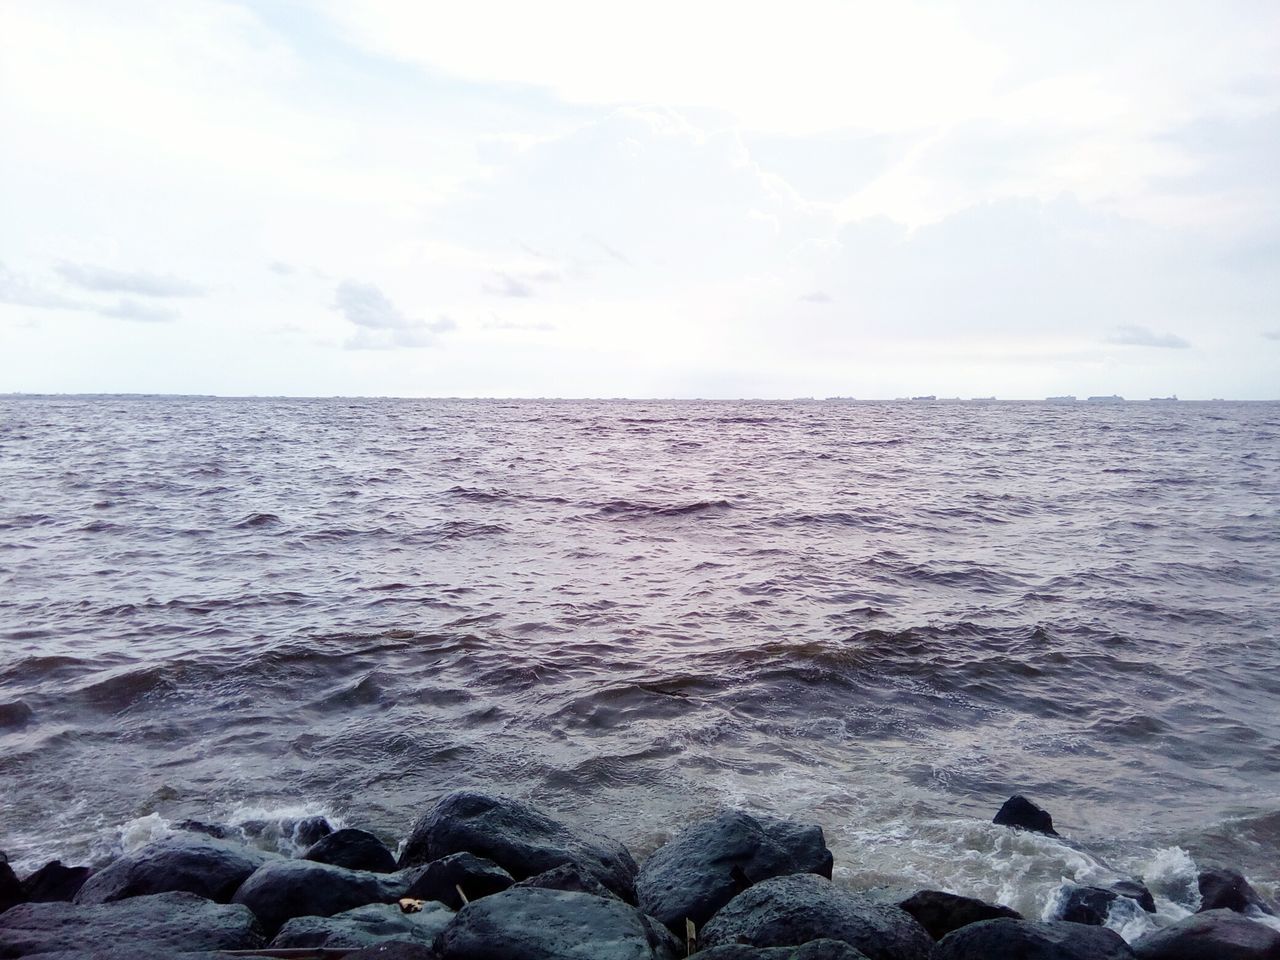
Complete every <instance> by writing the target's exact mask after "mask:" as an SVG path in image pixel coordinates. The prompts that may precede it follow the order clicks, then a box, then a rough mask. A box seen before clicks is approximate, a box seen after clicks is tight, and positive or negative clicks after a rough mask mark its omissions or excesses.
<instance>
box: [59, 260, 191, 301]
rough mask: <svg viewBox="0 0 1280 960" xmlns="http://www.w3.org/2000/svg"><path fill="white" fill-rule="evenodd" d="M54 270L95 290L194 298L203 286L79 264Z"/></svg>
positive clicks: (68, 280) (181, 280) (150, 274)
mask: <svg viewBox="0 0 1280 960" xmlns="http://www.w3.org/2000/svg"><path fill="white" fill-rule="evenodd" d="M57 271H58V273H59V274H60V275H61V276H62V278H63V279H64V280H66V281H67V282H68V283H71V284H73V285H74V286H77V287H80V288H81V289H82V290H90V291H93V292H95V293H132V294H136V295H139V296H144V297H198V296H202V295H203V294H204V292H205V291H204V289H203V288H201V287H199V286H197V285H196V284H194V283H191V282H190V281H188V280H183V279H181V278H180V277H174V276H168V275H160V274H154V273H146V272H143V271H138V270H115V269H112V268H110V267H96V266H91V265H88V264H83V263H60V264H58V267H57Z"/></svg>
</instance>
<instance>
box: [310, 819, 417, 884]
mask: <svg viewBox="0 0 1280 960" xmlns="http://www.w3.org/2000/svg"><path fill="white" fill-rule="evenodd" d="M302 856H303V859H304V860H315V861H316V862H317V863H328V864H332V865H333V866H335V867H346V868H347V869H348V870H368V871H369V872H370V873H391V872H393V871H394V870H395V869H396V858H395V856H394V855H393V854H392V853H391V851H390V850H388V849H387V848H386V845H385V844H384V843H383V842H382V841H381V840H379V839H378V838H377V837H375V836H374V835H373V834H372V833H369V832H367V831H365V830H354V829H351V828H350V827H348V828H345V829H342V830H338V831H335V832H334V833H331V834H329V835H327V836H324V837H321V838H320V839H319V840H317V841H316V842H315V843H313V844H312V845H311V846H310V847H308V848H307V852H306V853H304V854H303V855H302Z"/></svg>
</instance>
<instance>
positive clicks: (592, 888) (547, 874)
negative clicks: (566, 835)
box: [515, 863, 618, 900]
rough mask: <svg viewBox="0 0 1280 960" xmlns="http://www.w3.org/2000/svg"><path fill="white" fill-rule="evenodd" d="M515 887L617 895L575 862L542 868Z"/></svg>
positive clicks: (596, 894) (608, 895)
mask: <svg viewBox="0 0 1280 960" xmlns="http://www.w3.org/2000/svg"><path fill="white" fill-rule="evenodd" d="M515 885H516V886H517V887H540V888H541V889H543V890H567V891H569V892H571V893H590V894H592V895H593V896H597V897H613V898H614V899H615V900H617V899H618V895H617V894H616V893H614V892H613V891H612V890H610V889H609V888H608V887H606V886H605V885H604V884H603V883H601V882H600V881H599V880H597V879H596V878H595V876H593V875H592V874H590V873H588V872H587V871H586V870H584V869H582V867H580V866H578V865H577V864H576V863H563V864H561V865H560V866H558V867H552V868H551V869H550V870H544V871H543V872H542V873H540V874H538V875H537V876H533V877H529V878H527V879H525V880H521V881H519V882H518V883H516V884H515Z"/></svg>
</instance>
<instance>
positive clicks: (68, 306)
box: [0, 263, 88, 310]
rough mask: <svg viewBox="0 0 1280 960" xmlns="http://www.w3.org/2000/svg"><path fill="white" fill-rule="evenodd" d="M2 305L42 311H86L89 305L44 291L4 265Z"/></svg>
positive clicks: (1, 272)
mask: <svg viewBox="0 0 1280 960" xmlns="http://www.w3.org/2000/svg"><path fill="white" fill-rule="evenodd" d="M0 303H11V304H13V305H14V306H19V307H36V308H38V309H41V310H84V309H86V308H87V307H88V304H85V303H84V302H82V301H80V300H73V299H71V298H70V297H64V296H63V295H62V294H60V293H54V292H52V291H50V290H45V289H43V288H42V287H40V286H39V285H37V284H35V283H33V282H32V281H31V279H30V278H29V277H26V276H23V275H22V274H20V273H14V272H13V271H12V270H10V269H9V268H8V267H6V266H5V265H4V264H3V263H0Z"/></svg>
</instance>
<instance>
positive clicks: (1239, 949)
mask: <svg viewBox="0 0 1280 960" xmlns="http://www.w3.org/2000/svg"><path fill="white" fill-rule="evenodd" d="M0 919H3V918H0ZM1133 952H1134V954H1135V955H1136V956H1137V958H1138V960H1280V930H1276V929H1274V928H1273V927H1268V926H1266V925H1265V924H1262V923H1258V922H1257V921H1256V920H1250V919H1249V918H1248V917H1242V916H1241V915H1240V914H1238V913H1236V912H1234V911H1232V910H1210V911H1208V912H1207V913H1196V914H1192V915H1191V916H1189V917H1187V918H1186V919H1184V920H1179V921H1178V922H1177V923H1173V924H1170V925H1169V926H1167V927H1163V928H1162V929H1160V930H1153V931H1152V932H1151V933H1148V934H1147V935H1146V936H1144V937H1142V938H1141V939H1139V940H1138V941H1137V942H1135V943H1134V945H1133Z"/></svg>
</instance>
